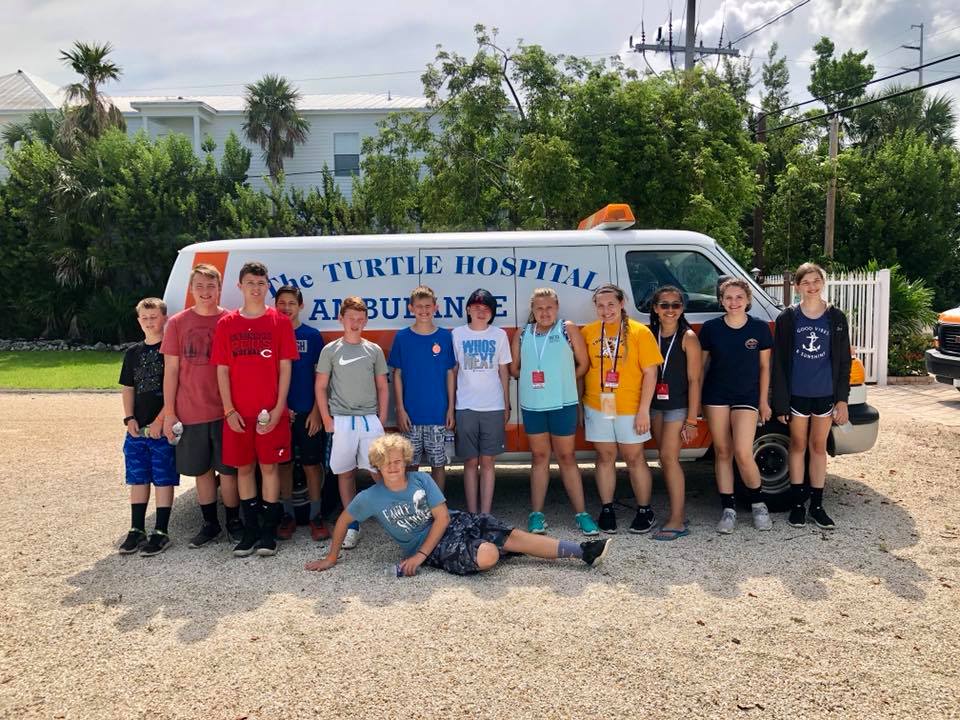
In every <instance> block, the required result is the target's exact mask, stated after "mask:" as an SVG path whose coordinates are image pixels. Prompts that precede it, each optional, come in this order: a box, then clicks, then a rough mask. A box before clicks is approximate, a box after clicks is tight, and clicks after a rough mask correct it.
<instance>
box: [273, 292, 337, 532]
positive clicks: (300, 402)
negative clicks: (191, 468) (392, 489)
mask: <svg viewBox="0 0 960 720" xmlns="http://www.w3.org/2000/svg"><path fill="white" fill-rule="evenodd" d="M274 304H275V305H276V308H277V310H278V311H279V312H280V313H282V314H284V315H286V316H287V317H288V318H290V322H291V323H293V331H294V335H296V338H297V350H298V351H299V352H300V359H299V360H294V361H293V366H292V368H291V373H290V390H289V392H288V393H287V407H288V408H289V409H290V419H291V422H292V425H291V427H290V430H291V437H292V444H293V451H292V455H293V456H297V455H299V457H300V464H301V466H302V467H303V473H304V475H306V476H307V490H308V492H309V493H310V536H311V537H312V538H313V539H314V540H326V539H327V538H328V537H330V531H329V530H327V528H326V526H325V525H324V524H323V516H322V515H321V514H320V494H321V491H322V489H323V459H324V451H325V449H326V437H327V436H326V433H325V432H324V431H323V420H322V419H321V418H320V411H319V410H318V409H317V404H316V396H315V395H314V383H315V381H316V367H317V359H318V358H319V357H320V351H321V350H322V349H323V337H322V336H321V335H320V331H319V330H317V329H316V328H312V327H310V326H309V325H304V324H303V323H301V322H300V311H301V310H303V293H301V292H300V289H299V288H298V287H296V286H294V285H283V286H282V287H280V288H279V289H278V290H277V293H276V295H275V296H274ZM280 498H281V500H282V502H283V512H284V514H283V520H281V522H280V526H279V527H278V528H277V538H278V539H280V540H289V539H290V538H291V537H292V536H293V533H294V531H296V529H297V521H296V519H295V518H294V516H293V459H292V458H291V461H290V462H287V463H284V464H282V465H281V466H280Z"/></svg>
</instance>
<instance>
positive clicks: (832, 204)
mask: <svg viewBox="0 0 960 720" xmlns="http://www.w3.org/2000/svg"><path fill="white" fill-rule="evenodd" d="M839 135H840V116H839V115H834V116H833V117H832V118H830V184H829V185H828V187H827V218H826V222H825V223H824V228H823V253H824V255H826V256H827V257H828V258H832V257H833V224H834V223H833V218H834V213H835V211H836V207H837V146H838V145H839Z"/></svg>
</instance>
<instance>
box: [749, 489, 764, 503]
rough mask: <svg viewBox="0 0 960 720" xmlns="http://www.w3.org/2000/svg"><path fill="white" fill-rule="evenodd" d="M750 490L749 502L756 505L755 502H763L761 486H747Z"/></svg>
mask: <svg viewBox="0 0 960 720" xmlns="http://www.w3.org/2000/svg"><path fill="white" fill-rule="evenodd" d="M749 490H750V504H751V505H756V504H757V503H762V502H763V486H762V485H761V486H760V487H756V488H749Z"/></svg>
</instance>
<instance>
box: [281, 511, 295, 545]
mask: <svg viewBox="0 0 960 720" xmlns="http://www.w3.org/2000/svg"><path fill="white" fill-rule="evenodd" d="M296 530H297V521H296V519H294V517H293V515H284V516H283V519H282V520H281V521H280V524H279V525H278V526H277V540H289V539H290V538H292V537H293V533H294V532H296Z"/></svg>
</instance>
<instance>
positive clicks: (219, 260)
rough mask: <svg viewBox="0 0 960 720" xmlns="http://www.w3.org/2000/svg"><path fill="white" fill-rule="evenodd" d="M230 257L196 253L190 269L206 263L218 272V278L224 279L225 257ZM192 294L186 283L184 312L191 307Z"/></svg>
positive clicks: (225, 253)
mask: <svg viewBox="0 0 960 720" xmlns="http://www.w3.org/2000/svg"><path fill="white" fill-rule="evenodd" d="M229 255H230V253H229V252H198V253H194V254H193V265H191V266H190V267H191V268H195V267H196V266H197V265H199V264H200V263H207V264H208V265H213V266H214V267H215V268H216V269H217V270H219V271H220V277H221V278H224V281H225V280H226V278H225V277H224V276H225V275H226V272H227V257H228V256H229ZM193 305H194V302H193V293H192V292H190V283H189V282H188V283H187V297H186V299H185V300H184V301H183V308H184V310H186V309H187V308H188V307H193Z"/></svg>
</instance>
